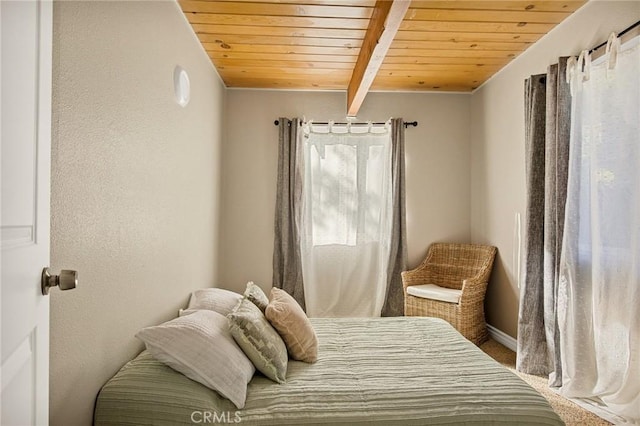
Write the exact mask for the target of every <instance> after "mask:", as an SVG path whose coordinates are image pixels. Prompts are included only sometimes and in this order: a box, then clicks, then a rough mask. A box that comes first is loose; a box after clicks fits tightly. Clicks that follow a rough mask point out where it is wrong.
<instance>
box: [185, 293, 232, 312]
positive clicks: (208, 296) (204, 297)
mask: <svg viewBox="0 0 640 426" xmlns="http://www.w3.org/2000/svg"><path fill="white" fill-rule="evenodd" d="M241 299H242V295H241V294H239V293H235V292H233V291H230V290H225V289H223V288H203V289H202V290H196V291H194V292H193V293H191V299H190V300H189V306H187V310H192V309H208V310H210V311H214V312H217V313H219V314H222V315H224V316H227V315H229V314H230V313H231V312H232V311H233V309H234V308H235V307H236V306H238V303H240V300H241ZM181 315H184V314H181Z"/></svg>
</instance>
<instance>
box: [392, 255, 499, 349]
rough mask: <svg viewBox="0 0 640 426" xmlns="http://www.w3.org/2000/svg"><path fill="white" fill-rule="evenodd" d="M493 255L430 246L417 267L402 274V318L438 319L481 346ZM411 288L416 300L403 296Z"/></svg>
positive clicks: (485, 328) (484, 339)
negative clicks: (412, 287)
mask: <svg viewBox="0 0 640 426" xmlns="http://www.w3.org/2000/svg"><path fill="white" fill-rule="evenodd" d="M495 255H496V248H495V247H493V246H483V245H477V244H448V243H434V244H431V246H430V247H429V250H428V252H427V257H426V258H425V259H424V261H422V263H421V264H420V266H418V267H417V268H416V269H413V270H411V271H406V272H403V273H402V285H403V287H404V311H405V315H406V316H428V317H437V318H442V319H444V320H446V321H448V322H449V323H450V324H451V325H453V326H454V327H455V328H456V330H458V331H459V332H460V333H461V334H462V335H463V336H464V337H466V338H467V339H469V340H470V341H472V342H473V343H475V344H476V345H480V344H482V343H483V342H485V341H486V340H487V338H488V334H487V327H486V323H485V318H484V296H485V293H486V290H487V282H488V281H489V276H490V275H491V268H492V267H493V260H494V258H495ZM425 284H427V286H425ZM428 284H432V285H430V286H429V285H428ZM434 285H435V286H434ZM411 286H420V287H414V289H411V290H410V291H411V293H414V294H419V296H414V295H411V294H409V293H408V292H407V289H408V288H409V287H411ZM436 286H437V287H436ZM449 289H452V290H449ZM456 290H457V291H456ZM434 291H435V293H434ZM443 293H444V294H445V297H441V294H443ZM447 293H449V294H447ZM434 294H435V296H434ZM426 297H429V298H426ZM431 297H436V298H439V299H441V300H433V299H432V298H431ZM452 298H453V300H452ZM444 299H446V300H448V301H443V300H444ZM455 300H458V301H457V303H456V301H455Z"/></svg>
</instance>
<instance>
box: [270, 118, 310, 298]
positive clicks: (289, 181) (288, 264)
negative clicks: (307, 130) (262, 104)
mask: <svg viewBox="0 0 640 426" xmlns="http://www.w3.org/2000/svg"><path fill="white" fill-rule="evenodd" d="M279 130H280V137H279V142H278V180H277V185H278V186H277V193H276V214H275V239H274V244H273V286H274V287H278V288H281V289H283V290H284V291H286V292H287V293H289V294H290V295H291V296H292V297H293V298H294V299H295V300H296V301H297V302H298V303H299V304H300V306H302V309H305V310H306V308H305V303H304V285H303V280H302V262H301V260H300V238H299V234H298V226H297V224H298V223H299V220H298V219H299V214H300V212H299V211H298V208H299V206H300V205H301V203H300V201H301V196H302V167H301V166H302V165H301V164H298V162H299V161H300V159H301V158H302V152H298V132H299V131H300V119H298V118H294V119H292V120H289V119H287V118H283V117H281V118H279Z"/></svg>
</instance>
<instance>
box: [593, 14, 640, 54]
mask: <svg viewBox="0 0 640 426" xmlns="http://www.w3.org/2000/svg"><path fill="white" fill-rule="evenodd" d="M639 25H640V21H638V22H636V23H635V24H631V26H629V27H627V28H625V29H624V30H622V31H620V32H619V33H618V38H620V37H622V36H623V35H625V34H626V33H628V32H629V31H631V30H632V29H634V28H636V27H638V26H639ZM606 45H607V42H606V41H605V42H603V43H600V44H599V45H597V46H596V47H594V48H593V49H591V50H589V53H593V52H595V51H596V50H598V49H600V48H602V47H604V46H606Z"/></svg>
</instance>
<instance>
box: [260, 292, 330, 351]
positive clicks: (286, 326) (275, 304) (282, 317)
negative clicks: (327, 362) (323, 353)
mask: <svg viewBox="0 0 640 426" xmlns="http://www.w3.org/2000/svg"><path fill="white" fill-rule="evenodd" d="M265 316H266V317H267V319H268V320H269V322H270V323H271V325H272V326H273V327H274V328H275V329H276V330H277V331H278V333H280V336H281V337H282V340H284V343H285V345H286V346H287V350H288V351H289V355H290V356H291V358H293V359H295V360H298V361H304V362H316V361H317V360H318V338H317V337H316V332H315V330H314V329H313V326H312V325H311V321H309V318H307V315H306V314H305V313H304V311H303V310H302V308H301V307H300V305H299V304H298V302H296V300H295V299H294V298H293V297H291V296H290V295H289V294H288V293H287V292H286V291H284V290H281V289H279V288H276V287H273V288H272V289H271V302H269V305H268V306H267V310H266V313H265Z"/></svg>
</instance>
